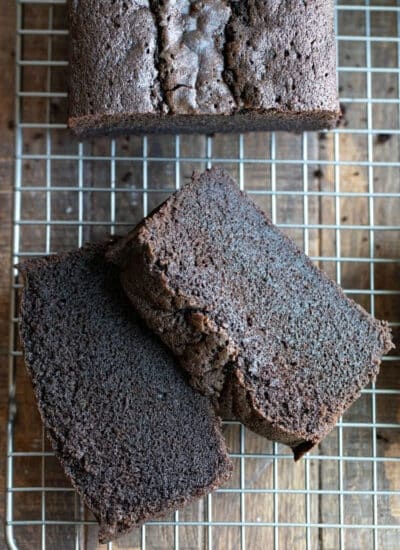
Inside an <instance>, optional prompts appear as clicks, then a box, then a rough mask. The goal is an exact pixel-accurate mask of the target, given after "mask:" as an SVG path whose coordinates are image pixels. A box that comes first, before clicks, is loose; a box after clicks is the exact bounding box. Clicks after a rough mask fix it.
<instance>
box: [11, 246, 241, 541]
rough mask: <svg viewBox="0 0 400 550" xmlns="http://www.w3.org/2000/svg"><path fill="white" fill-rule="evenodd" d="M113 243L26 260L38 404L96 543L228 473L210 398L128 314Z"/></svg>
mask: <svg viewBox="0 0 400 550" xmlns="http://www.w3.org/2000/svg"><path fill="white" fill-rule="evenodd" d="M107 246H108V245H107V244H106V243H104V244H99V245H89V246H86V247H84V248H83V249H80V250H77V251H74V252H71V253H68V254H64V255H61V256H50V257H46V258H39V259H36V260H29V261H26V262H24V263H23V264H21V265H20V266H19V270H20V271H21V272H22V274H23V276H24V280H25V286H24V290H23V297H22V304H21V326H20V330H21V337H22V342H23V346H24V351H25V361H26V365H27V368H28V370H29V373H30V375H31V378H32V382H33V386H34V390H35V394H36V398H37V402H38V406H39V411H40V414H41V416H42V420H43V422H44V424H45V427H46V429H47V433H48V435H49V438H50V441H51V443H52V445H53V448H54V450H55V453H56V455H57V457H58V458H59V459H60V461H61V463H62V465H63V467H64V470H65V472H66V474H67V475H68V477H69V478H70V479H71V481H72V483H73V485H74V487H75V488H76V489H77V490H78V491H79V493H80V494H81V496H82V497H83V500H84V502H85V503H86V505H87V506H88V508H89V509H90V510H91V511H92V512H93V514H94V516H95V517H96V519H97V520H98V521H99V523H100V532H99V540H100V541H101V542H107V541H109V540H112V539H114V538H116V537H118V536H120V535H122V534H124V533H125V532H127V531H129V530H130V529H132V528H133V527H136V526H137V525H139V524H141V523H143V522H144V521H146V520H148V519H152V518H157V517H160V516H165V515H166V514H168V513H170V512H172V511H173V510H176V509H177V508H180V507H181V506H183V505H184V504H186V503H189V502H191V501H192V500H193V499H195V498H198V497H201V496H203V495H204V494H207V493H208V492H210V491H211V490H212V489H214V488H216V487H218V486H219V485H221V484H222V483H223V482H224V481H225V480H226V479H228V478H229V477H230V472H231V470H232V465H231V462H230V459H229V457H228V455H227V451H226V447H225V443H224V440H223V438H222V434H221V427H220V421H219V419H217V418H216V416H215V414H214V411H213V409H212V406H211V404H210V400H209V399H208V398H206V397H204V396H201V395H200V394H199V393H198V392H195V391H194V390H193V389H192V388H191V387H190V385H189V383H188V381H187V380H186V373H184V372H183V371H182V370H181V369H180V368H179V367H178V366H177V365H176V362H175V361H174V359H173V357H172V355H171V353H170V352H169V350H167V349H166V348H165V346H164V345H163V344H162V343H161V342H160V341H159V340H158V339H157V338H155V337H154V336H153V335H152V334H150V332H149V331H148V329H147V328H146V327H145V326H144V323H143V321H141V319H140V318H139V317H138V316H137V315H136V314H135V313H134V312H133V310H132V308H131V306H130V304H129V303H128V301H127V299H126V297H125V295H124V292H123V290H122V288H121V284H120V282H119V277H118V272H117V270H116V268H115V266H112V265H110V264H109V263H107V262H106V261H105V258H104V253H105V251H106V249H107Z"/></svg>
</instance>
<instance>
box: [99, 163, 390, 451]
mask: <svg viewBox="0 0 400 550" xmlns="http://www.w3.org/2000/svg"><path fill="white" fill-rule="evenodd" d="M109 255H110V258H111V260H112V261H114V262H115V263H117V264H118V265H119V266H120V269H121V281H122V284H123V287H124V289H125V291H126V293H127V295H128V296H129V298H130V300H131V302H132V304H133V305H134V307H135V308H136V309H137V311H138V312H139V313H140V314H141V315H142V317H143V319H144V320H145V321H146V322H147V324H148V326H149V327H151V328H152V329H153V330H154V331H155V332H156V333H157V334H158V335H159V336H160V337H161V338H162V340H163V341H164V342H165V343H166V344H167V345H168V346H169V347H170V348H171V350H172V351H173V352H174V354H175V355H176V356H177V357H178V358H179V359H180V363H181V364H182V366H183V367H184V368H185V369H186V370H187V371H188V373H189V374H190V377H191V383H192V385H193V387H195V388H196V389H198V390H200V391H201V392H202V393H204V394H206V395H209V396H210V397H211V398H212V399H213V400H214V402H215V403H216V405H217V406H219V407H220V408H221V409H222V410H224V411H227V409H228V413H229V411H230V412H231V413H232V414H233V415H234V417H236V418H238V419H239V420H241V421H242V422H243V423H244V424H245V425H246V426H248V427H249V428H250V429H252V430H254V431H255V432H257V433H259V434H261V435H263V436H265V437H267V438H269V439H272V440H276V441H279V442H281V443H284V444H287V445H289V446H290V447H291V448H292V449H293V452H294V455H295V458H299V457H300V456H301V455H302V454H303V453H304V452H306V451H307V450H309V449H311V448H312V447H313V446H314V445H315V444H317V443H318V442H319V441H320V440H321V439H322V438H323V437H324V436H325V435H326V434H327V433H328V432H329V431H330V430H331V429H332V428H333V427H334V425H335V423H336V421H337V420H338V418H339V416H340V415H341V414H342V413H343V412H344V411H345V410H346V409H347V408H348V407H349V406H350V405H351V404H352V403H353V401H354V400H355V399H357V398H358V397H359V395H360V391H361V389H362V388H363V387H364V386H366V385H367V384H368V383H369V382H371V381H372V380H374V379H375V377H376V375H377V373H378V370H379V364H380V359H381V356H382V355H383V354H385V353H387V352H388V351H389V350H390V349H391V347H392V343H391V336H390V330H389V328H388V326H387V324H386V323H384V322H380V321H377V320H376V319H374V318H372V317H371V316H370V315H369V314H368V313H367V312H366V311H365V310H364V309H363V308H362V307H360V306H359V305H357V304H356V303H355V302H353V301H352V300H350V299H349V298H347V297H346V296H345V295H344V293H343V291H342V290H341V289H340V288H339V287H338V286H337V285H336V284H335V283H334V282H333V281H331V280H329V279H328V277H327V276H326V275H325V274H324V273H323V272H322V271H320V270H319V269H318V268H317V267H316V266H314V265H313V263H312V262H311V261H310V259H309V258H308V257H307V256H306V255H305V254H304V253H303V252H301V251H300V250H299V249H298V248H297V247H296V245H295V244H294V243H293V242H292V241H291V240H290V239H289V238H288V237H287V236H286V235H285V234H284V233H282V232H281V231H280V230H279V229H278V228H277V227H276V226H274V225H273V224H272V223H271V221H270V220H269V219H268V218H266V217H265V215H264V214H263V212H262V211H260V210H259V209H258V208H257V207H256V206H255V204H254V203H253V202H252V201H251V200H250V198H249V197H248V196H246V195H245V194H243V193H242V192H240V191H239V188H238V186H237V185H236V184H235V182H234V181H233V180H232V179H231V177H230V176H229V175H228V174H227V173H225V172H223V171H222V170H218V169H214V170H209V171H207V172H205V173H204V174H202V175H199V174H196V173H195V174H194V176H193V179H192V182H191V183H189V184H188V185H186V186H185V187H183V188H182V189H181V190H180V191H178V192H177V193H176V194H174V195H172V196H171V197H170V198H169V199H168V200H167V201H166V202H164V203H163V204H162V205H161V207H159V208H158V209H157V210H156V211H154V212H153V213H152V214H150V216H149V217H148V218H146V219H145V220H144V221H143V222H142V223H141V224H140V225H139V226H137V227H136V228H135V229H134V230H133V231H132V232H131V233H129V234H128V235H127V236H126V237H125V238H124V239H122V240H121V241H120V242H118V243H117V244H116V245H115V246H114V247H113V248H112V249H111V251H110V253H109Z"/></svg>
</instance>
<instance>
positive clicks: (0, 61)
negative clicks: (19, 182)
mask: <svg viewBox="0 0 400 550" xmlns="http://www.w3.org/2000/svg"><path fill="white" fill-rule="evenodd" d="M14 44H15V3H14V2H13V0H3V1H2V5H1V9H0V73H1V81H2V82H1V86H0V520H1V521H2V523H3V518H4V500H5V499H4V486H5V465H6V463H5V452H6V449H5V426H6V414H7V375H8V357H7V354H8V333H9V298H10V257H11V220H12V218H11V212H12V207H11V205H12V192H11V189H12V181H13V154H14V132H13V127H14V73H15V64H14V61H15V58H14V55H15V48H14ZM4 544H5V542H4V533H3V529H0V548H3V546H4Z"/></svg>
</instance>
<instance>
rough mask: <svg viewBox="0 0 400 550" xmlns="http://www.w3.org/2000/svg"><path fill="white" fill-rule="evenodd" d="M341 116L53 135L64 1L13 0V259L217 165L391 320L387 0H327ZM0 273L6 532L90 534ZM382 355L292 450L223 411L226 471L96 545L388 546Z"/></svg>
mask: <svg viewBox="0 0 400 550" xmlns="http://www.w3.org/2000/svg"><path fill="white" fill-rule="evenodd" d="M336 27H337V43H338V65H339V86H340V88H339V91H340V97H341V103H342V107H343V110H344V112H345V117H344V121H343V122H342V123H341V125H340V126H339V127H338V129H337V130H335V131H333V132H329V133H321V134H314V133H308V134H304V135H302V136H294V135H287V134H278V133H277V134H274V133H272V134H267V133H265V134H258V135H257V134H249V135H233V136H222V135H215V136H213V137H202V136H189V137H187V136H181V137H179V136H177V137H143V138H130V139H127V138H118V139H116V140H113V139H100V140H97V141H93V142H88V143H85V144H82V143H78V142H76V141H74V140H72V139H70V138H69V137H68V134H67V131H66V128H65V120H66V80H65V73H66V67H67V61H66V59H67V57H66V56H67V40H68V33H67V30H66V6H65V2H64V1H62V0H57V1H56V0H53V1H52V2H47V1H45V0H42V1H36V0H31V1H28V0H19V1H17V37H16V44H17V47H16V160H15V193H14V241H13V242H14V245H13V260H14V263H17V262H18V261H20V260H21V259H23V258H26V257H29V256H37V255H42V254H49V253H55V252H60V251H62V250H67V249H71V248H73V247H76V246H80V245H82V244H83V243H84V242H85V241H88V240H93V239H96V238H99V237H101V236H102V235H104V234H107V233H110V232H111V233H118V232H119V233H122V232H124V231H126V230H127V229H128V228H129V227H131V226H132V225H133V224H134V223H135V222H137V221H138V220H140V219H141V217H143V216H145V215H146V214H147V212H148V211H149V210H151V209H152V208H154V207H155V206H156V205H157V204H159V203H160V202H161V201H162V200H163V199H165V198H166V197H167V196H168V194H169V193H171V192H172V191H173V190H175V189H177V188H179V187H180V185H181V184H182V183H183V182H184V181H186V180H187V179H188V177H189V176H190V174H191V172H192V170H193V169H204V168H205V167H209V166H212V165H217V166H224V167H226V168H227V169H228V170H229V171H230V172H231V173H232V174H233V175H234V176H235V177H236V179H237V181H238V183H239V185H240V187H241V188H242V189H244V190H246V191H247V192H248V193H250V194H251V195H252V197H253V198H254V200H255V201H256V202H257V203H258V204H259V205H260V206H261V207H262V208H264V209H265V210H266V211H267V212H268V213H269V214H270V215H271V217H272V219H273V221H274V222H276V223H277V224H278V225H279V226H281V227H283V228H284V229H285V230H286V231H287V232H288V233H289V234H290V235H291V236H292V237H293V238H294V239H295V240H296V242H297V243H298V244H299V246H301V247H302V248H303V249H304V250H305V252H306V253H307V254H309V255H310V256H311V257H312V258H313V260H314V261H315V262H316V263H317V264H318V265H319V266H321V267H322V268H323V269H324V270H325V271H326V272H327V273H328V274H329V275H330V276H331V277H332V278H334V279H336V280H337V281H338V282H339V283H340V284H341V285H342V286H343V287H344V288H345V290H346V293H347V294H348V295H349V296H351V297H352V298H354V299H355V300H357V301H358V302H359V303H361V304H362V305H363V306H364V307H366V308H367V309H368V310H369V311H371V313H372V314H375V315H376V316H377V317H380V318H385V319H388V320H389V322H390V324H391V327H392V330H393V333H394V335H395V338H396V340H397V344H399V338H398V335H399V327H400V322H399V321H400V317H399V315H400V282H399V281H400V275H399V273H400V271H399V267H400V266H399V264H400V238H399V237H400V231H399V230H400V184H399V181H400V178H399V169H400V156H399V135H400V131H399V117H400V100H399V92H400V71H399V67H400V63H399V61H400V44H399V33H400V3H399V2H397V1H392V2H390V1H387V2H382V1H374V2H373V1H371V2H369V1H366V2H365V3H360V2H352V1H348V2H341V3H340V4H339V5H337V6H336ZM19 291H20V281H19V280H18V276H17V274H16V272H13V273H12V296H11V298H12V304H13V307H12V317H11V320H10V342H11V344H10V354H9V368H10V377H9V396H10V415H9V422H8V449H7V453H8V454H7V464H8V474H7V517H6V522H7V538H8V543H9V546H10V548H13V549H16V548H18V549H30V550H31V549H36V548H38V549H42V550H44V549H45V548H46V549H57V550H64V549H89V548H96V525H95V522H94V520H93V517H91V516H90V514H89V513H88V512H87V511H86V510H85V509H84V507H83V506H82V504H81V502H80V500H79V498H78V497H77V495H76V494H75V492H74V491H73V490H72V488H71V486H70V485H69V483H68V481H67V480H66V479H65V477H64V476H63V474H62V471H61V469H60V468H59V466H58V464H57V461H56V460H55V458H54V456H53V453H52V452H51V450H50V448H49V446H48V444H47V441H46V439H45V437H44V434H43V431H42V428H41V424H40V420H39V417H38V413H37V411H36V408H35V403H34V400H33V395H32V390H31V387H30V383H29V380H28V378H27V375H26V373H25V370H24V365H23V360H22V357H21V350H20V347H19V344H18V337H17V321H18V309H17V303H18V293H19ZM399 367H400V356H399V355H398V351H395V352H394V353H392V355H390V356H389V357H386V358H385V359H384V361H383V364H382V369H381V375H380V376H379V378H378V380H377V382H376V384H373V385H371V386H370V387H368V388H367V389H366V390H364V391H363V394H362V397H361V398H360V400H359V401H358V402H357V403H356V404H355V405H354V406H353V407H352V408H351V409H350V411H348V412H347V413H346V415H345V416H344V417H343V418H342V419H341V420H340V422H339V423H338V425H337V427H336V428H335V429H334V431H333V432H332V433H331V434H330V436H329V437H328V438H327V439H326V440H325V441H324V442H323V443H322V444H321V445H320V446H319V447H318V448H317V449H315V450H313V451H312V452H311V453H309V454H308V455H307V456H305V457H304V459H303V460H302V461H300V463H298V464H296V465H295V464H294V463H293V462H292V457H291V454H290V453H289V452H288V450H287V449H286V448H285V447H283V446H281V445H278V444H274V443H271V442H268V441H266V440H264V439H261V438H259V437H258V436H256V435H254V434H252V433H251V432H249V431H247V430H245V429H244V428H243V427H242V426H240V425H239V424H238V423H235V422H227V423H225V426H224V430H225V435H226V437H227V441H228V444H229V446H230V449H231V452H232V457H233V460H234V462H235V474H234V476H233V479H232V481H231V482H230V484H229V485H228V486H227V487H225V488H223V489H220V490H219V491H217V492H216V493H215V494H214V495H213V496H208V497H207V498H205V499H204V500H203V501H201V502H199V503H196V504H194V505H192V506H190V507H188V508H187V509H185V510H183V511H181V512H176V513H175V514H173V515H171V516H170V517H168V518H166V519H165V520H162V521H156V522H151V523H148V524H147V525H146V526H143V527H142V528H141V529H138V530H137V531H136V532H134V533H132V534H131V535H128V536H126V537H125V538H123V539H121V540H120V541H118V542H116V543H114V544H109V545H108V546H104V547H103V548H108V549H111V548H113V549H116V548H124V549H147V550H155V549H157V550H160V549H163V550H164V549H165V550H167V549H168V550H169V549H174V550H178V549H181V550H184V549H185V550H189V549H190V550H192V549H209V550H211V549H213V550H220V549H221V550H236V549H242V550H244V549H245V548H247V549H248V550H266V549H270V548H271V549H272V548H273V549H274V550H278V549H280V550H286V549H289V550H290V549H291V548H296V550H297V549H307V550H311V549H321V550H322V549H329V550H334V549H345V548H346V549H354V550H356V549H357V550H358V549H359V548H363V549H369V548H371V549H378V548H379V549H385V550H397V549H398V548H399V547H400V430H399V428H400V377H399Z"/></svg>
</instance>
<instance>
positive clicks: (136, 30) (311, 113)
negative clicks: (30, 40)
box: [69, 0, 339, 137]
mask: <svg viewBox="0 0 400 550" xmlns="http://www.w3.org/2000/svg"><path fill="white" fill-rule="evenodd" d="M69 12H70V33H71V53H70V86H69V88H70V92H69V111H70V118H69V126H70V128H71V129H72V130H73V131H74V132H75V133H76V134H78V135H79V136H83V137H84V136H90V135H95V134H108V133H118V132H120V133H121V132H122V133H127V132H133V133H150V132H156V133H158V132H164V133H173V132H204V133H212V132H217V131H218V132H229V131H249V130H295V131H301V130H317V129H322V128H331V127H332V126H334V125H335V123H336V121H337V119H338V116H339V103H338V98H337V90H336V88H337V83H336V64H335V63H336V54H335V36H334V29H333V13H334V8H333V0H314V1H313V2H303V1H302V0H285V1H283V0H267V1H265V0H262V1H261V0H249V1H247V2H238V1H237V0H202V1H198V0H180V1H179V2H175V1H171V0H165V1H163V2H156V1H154V0H128V1H123V0H116V1H114V2H109V1H106V0H90V1H89V0H80V1H78V0H69Z"/></svg>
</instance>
